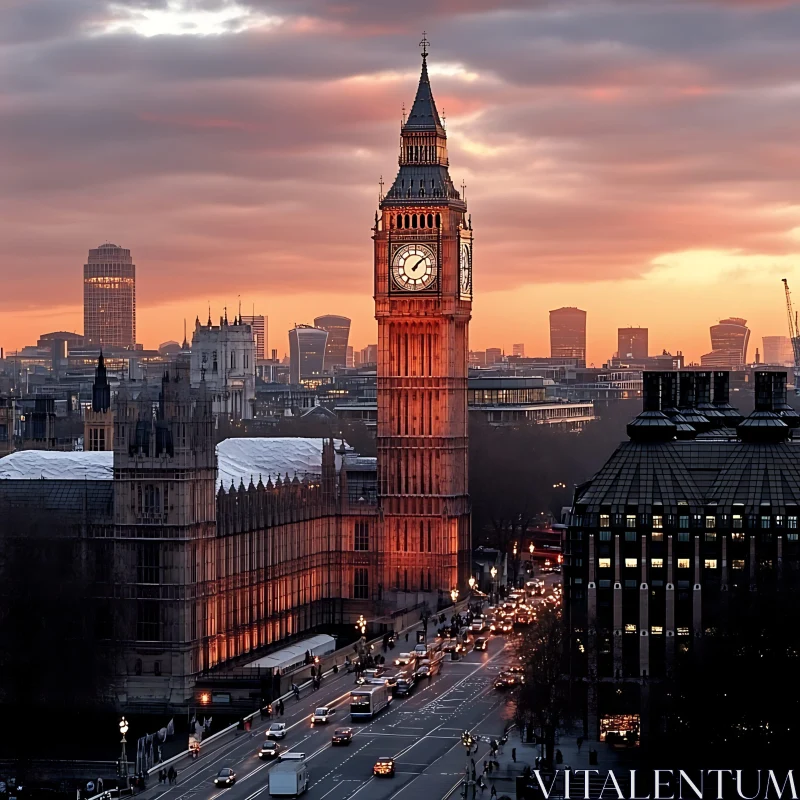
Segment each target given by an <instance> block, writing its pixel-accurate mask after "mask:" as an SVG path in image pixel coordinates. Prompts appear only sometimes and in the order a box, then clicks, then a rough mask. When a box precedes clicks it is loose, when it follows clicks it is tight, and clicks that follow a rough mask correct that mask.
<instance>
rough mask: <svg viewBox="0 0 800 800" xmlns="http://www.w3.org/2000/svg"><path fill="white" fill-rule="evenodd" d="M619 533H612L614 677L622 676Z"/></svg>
mask: <svg viewBox="0 0 800 800" xmlns="http://www.w3.org/2000/svg"><path fill="white" fill-rule="evenodd" d="M621 550H622V548H621V547H620V543H619V534H618V533H616V534H614V632H613V635H612V641H613V645H612V646H613V648H614V677H615V678H621V677H622V572H621V565H620V557H621V556H620V553H621Z"/></svg>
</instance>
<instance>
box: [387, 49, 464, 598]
mask: <svg viewBox="0 0 800 800" xmlns="http://www.w3.org/2000/svg"><path fill="white" fill-rule="evenodd" d="M428 44H429V43H428V41H427V39H425V38H423V40H422V42H421V46H422V71H421V74H420V79H419V85H418V87H417V93H416V97H415V98H414V103H413V105H412V107H411V110H410V112H409V113H408V116H407V117H406V118H405V120H404V122H403V125H402V128H401V147H400V158H399V167H400V168H399V170H398V173H397V176H396V178H395V180H394V182H393V184H392V185H391V188H390V189H389V191H388V192H387V193H386V195H385V196H383V197H382V199H381V203H380V214H379V216H378V218H377V221H376V225H375V230H374V235H373V239H374V242H375V317H376V319H377V322H378V429H377V445H378V493H379V504H380V511H381V515H382V519H383V522H382V524H381V535H380V541H379V548H378V554H377V566H378V569H377V572H378V575H377V585H376V586H374V588H373V592H372V594H373V596H374V597H376V599H377V600H378V601H379V603H380V602H383V603H387V604H391V603H392V601H394V603H395V605H398V606H401V605H406V603H407V600H408V597H407V595H408V594H415V595H417V596H418V595H419V594H421V593H431V598H430V599H431V600H434V599H439V598H442V597H443V596H446V595H449V592H450V591H451V590H452V589H454V588H458V587H463V584H464V583H465V581H466V579H467V576H468V573H469V563H470V538H471V537H470V504H469V495H468V489H467V474H468V470H467V353H468V349H469V342H468V327H469V320H470V317H471V311H472V225H471V221H470V219H469V217H468V216H467V205H466V202H465V201H464V199H463V197H462V196H461V194H460V193H459V192H458V190H457V189H456V188H455V186H454V185H453V182H452V180H451V178H450V173H449V169H448V166H449V160H448V154H447V133H446V131H445V129H444V126H443V125H442V121H441V118H440V116H439V112H438V110H437V108H436V102H435V100H434V97H433V93H432V90H431V84H430V78H429V76H428V64H427V57H428ZM434 596H436V597H434Z"/></svg>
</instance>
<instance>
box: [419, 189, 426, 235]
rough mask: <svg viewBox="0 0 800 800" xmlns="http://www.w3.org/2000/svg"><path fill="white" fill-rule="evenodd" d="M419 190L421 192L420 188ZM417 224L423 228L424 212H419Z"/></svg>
mask: <svg viewBox="0 0 800 800" xmlns="http://www.w3.org/2000/svg"><path fill="white" fill-rule="evenodd" d="M419 191H420V193H422V189H420V190H419ZM419 226H420V228H424V227H425V215H424V214H420V215H419Z"/></svg>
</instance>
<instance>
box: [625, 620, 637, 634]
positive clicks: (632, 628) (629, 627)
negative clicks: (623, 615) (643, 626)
mask: <svg viewBox="0 0 800 800" xmlns="http://www.w3.org/2000/svg"><path fill="white" fill-rule="evenodd" d="M625 633H636V625H635V624H634V623H633V622H626V623H625Z"/></svg>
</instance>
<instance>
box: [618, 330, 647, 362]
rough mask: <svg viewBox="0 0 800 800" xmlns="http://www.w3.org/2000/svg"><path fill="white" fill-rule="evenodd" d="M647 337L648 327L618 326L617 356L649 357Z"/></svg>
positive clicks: (624, 357)
mask: <svg viewBox="0 0 800 800" xmlns="http://www.w3.org/2000/svg"><path fill="white" fill-rule="evenodd" d="M647 338H648V330H647V328H618V329H617V356H618V357H619V358H621V359H626V358H636V359H638V358H647V356H648V342H647Z"/></svg>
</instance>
